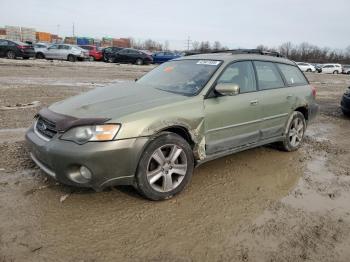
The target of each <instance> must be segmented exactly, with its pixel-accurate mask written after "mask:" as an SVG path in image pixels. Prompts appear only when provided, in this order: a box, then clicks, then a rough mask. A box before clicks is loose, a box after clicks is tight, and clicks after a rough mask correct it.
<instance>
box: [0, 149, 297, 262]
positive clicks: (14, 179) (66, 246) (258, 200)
mask: <svg viewBox="0 0 350 262" xmlns="http://www.w3.org/2000/svg"><path fill="white" fill-rule="evenodd" d="M298 159H299V155H298V154H295V153H292V154H284V153H281V152H280V151H276V150H274V149H270V148H258V149H255V150H250V151H247V152H242V153H240V154H237V155H234V156H230V157H226V158H223V159H219V160H216V161H213V162H210V163H207V164H204V165H203V166H201V167H199V168H198V169H197V170H196V171H195V175H194V177H193V180H192V182H191V184H190V186H189V187H188V188H187V189H186V190H185V192H183V193H182V194H180V195H179V196H177V197H175V198H174V199H171V200H169V201H164V202H150V201H147V200H144V199H143V198H140V197H139V196H138V194H137V193H136V192H135V190H134V189H133V188H130V187H119V188H113V189H110V190H107V191H104V192H102V193H94V192H93V191H91V190H88V189H86V190H85V189H83V190H81V189H74V188H70V187H65V186H62V185H57V184H56V182H55V181H53V180H50V179H49V180H47V181H46V177H45V176H44V175H42V174H41V172H40V171H39V170H19V171H17V172H16V173H14V174H13V173H12V174H10V173H1V171H0V176H1V177H2V180H1V181H2V183H3V184H2V186H0V206H1V210H2V212H1V213H0V220H1V221H2V223H1V224H0V232H1V236H2V238H1V244H0V253H1V254H3V256H4V257H5V258H6V259H8V260H11V259H15V260H16V261H45V260H51V259H52V258H55V261H76V260H77V259H80V258H85V259H86V260H85V261H89V259H90V261H91V260H92V261H113V260H114V261H116V260H120V259H121V260H123V259H124V261H135V260H139V261H148V260H157V261H176V260H179V261H181V260H182V259H183V258H188V257H196V258H198V261H205V260H206V261H213V260H214V259H215V258H217V251H219V252H224V250H223V249H222V248H221V247H220V243H224V242H223V241H224V240H225V238H226V236H227V232H230V231H231V230H233V229H234V228H235V226H236V225H238V224H240V223H242V222H246V221H251V220H253V219H255V218H256V217H257V216H258V215H259V214H261V213H262V212H263V210H264V209H265V208H266V207H267V206H268V205H269V204H270V203H271V202H275V201H276V200H278V199H280V198H281V197H283V196H285V195H286V194H287V193H288V192H289V191H290V190H291V188H293V187H294V186H295V184H296V183H297V181H298V179H299V177H300V170H299V168H296V167H294V166H292V165H291V164H290V163H292V162H294V161H298ZM267 162H270V163H271V165H265V164H264V163H267ZM276 166H279V167H280V168H278V170H280V171H279V172H275V170H276ZM0 185H1V183H0ZM66 194H68V197H67V198H66V199H65V200H64V201H63V202H62V203H61V202H60V199H61V198H62V196H65V195H66ZM8 217H12V218H15V219H10V220H8V219H6V218H8ZM78 243H79V244H78ZM92 247H94V248H92ZM33 250H35V251H33ZM208 259H209V260H208Z"/></svg>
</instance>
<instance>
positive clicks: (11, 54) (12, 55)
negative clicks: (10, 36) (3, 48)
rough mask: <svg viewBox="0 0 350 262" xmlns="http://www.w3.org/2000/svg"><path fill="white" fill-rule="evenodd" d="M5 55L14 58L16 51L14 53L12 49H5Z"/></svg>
mask: <svg viewBox="0 0 350 262" xmlns="http://www.w3.org/2000/svg"><path fill="white" fill-rule="evenodd" d="M6 57H7V58H8V59H16V53H15V51H12V50H10V51H7V53H6Z"/></svg>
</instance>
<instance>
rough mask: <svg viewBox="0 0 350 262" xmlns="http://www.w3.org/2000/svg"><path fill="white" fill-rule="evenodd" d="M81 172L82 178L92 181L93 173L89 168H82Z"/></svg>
mask: <svg viewBox="0 0 350 262" xmlns="http://www.w3.org/2000/svg"><path fill="white" fill-rule="evenodd" d="M79 171H80V174H81V176H82V177H84V178H85V179H87V180H90V179H91V171H90V170H89V169H88V168H87V167H85V166H81V167H80V170H79Z"/></svg>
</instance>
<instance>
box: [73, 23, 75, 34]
mask: <svg viewBox="0 0 350 262" xmlns="http://www.w3.org/2000/svg"><path fill="white" fill-rule="evenodd" d="M73 36H75V28H74V23H73Z"/></svg>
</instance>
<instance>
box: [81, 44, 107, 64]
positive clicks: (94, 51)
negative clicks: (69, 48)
mask: <svg viewBox="0 0 350 262" xmlns="http://www.w3.org/2000/svg"><path fill="white" fill-rule="evenodd" d="M79 47H81V48H83V49H85V50H88V51H89V56H90V61H100V60H102V50H101V49H100V48H98V47H97V46H94V45H80V46H79Z"/></svg>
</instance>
